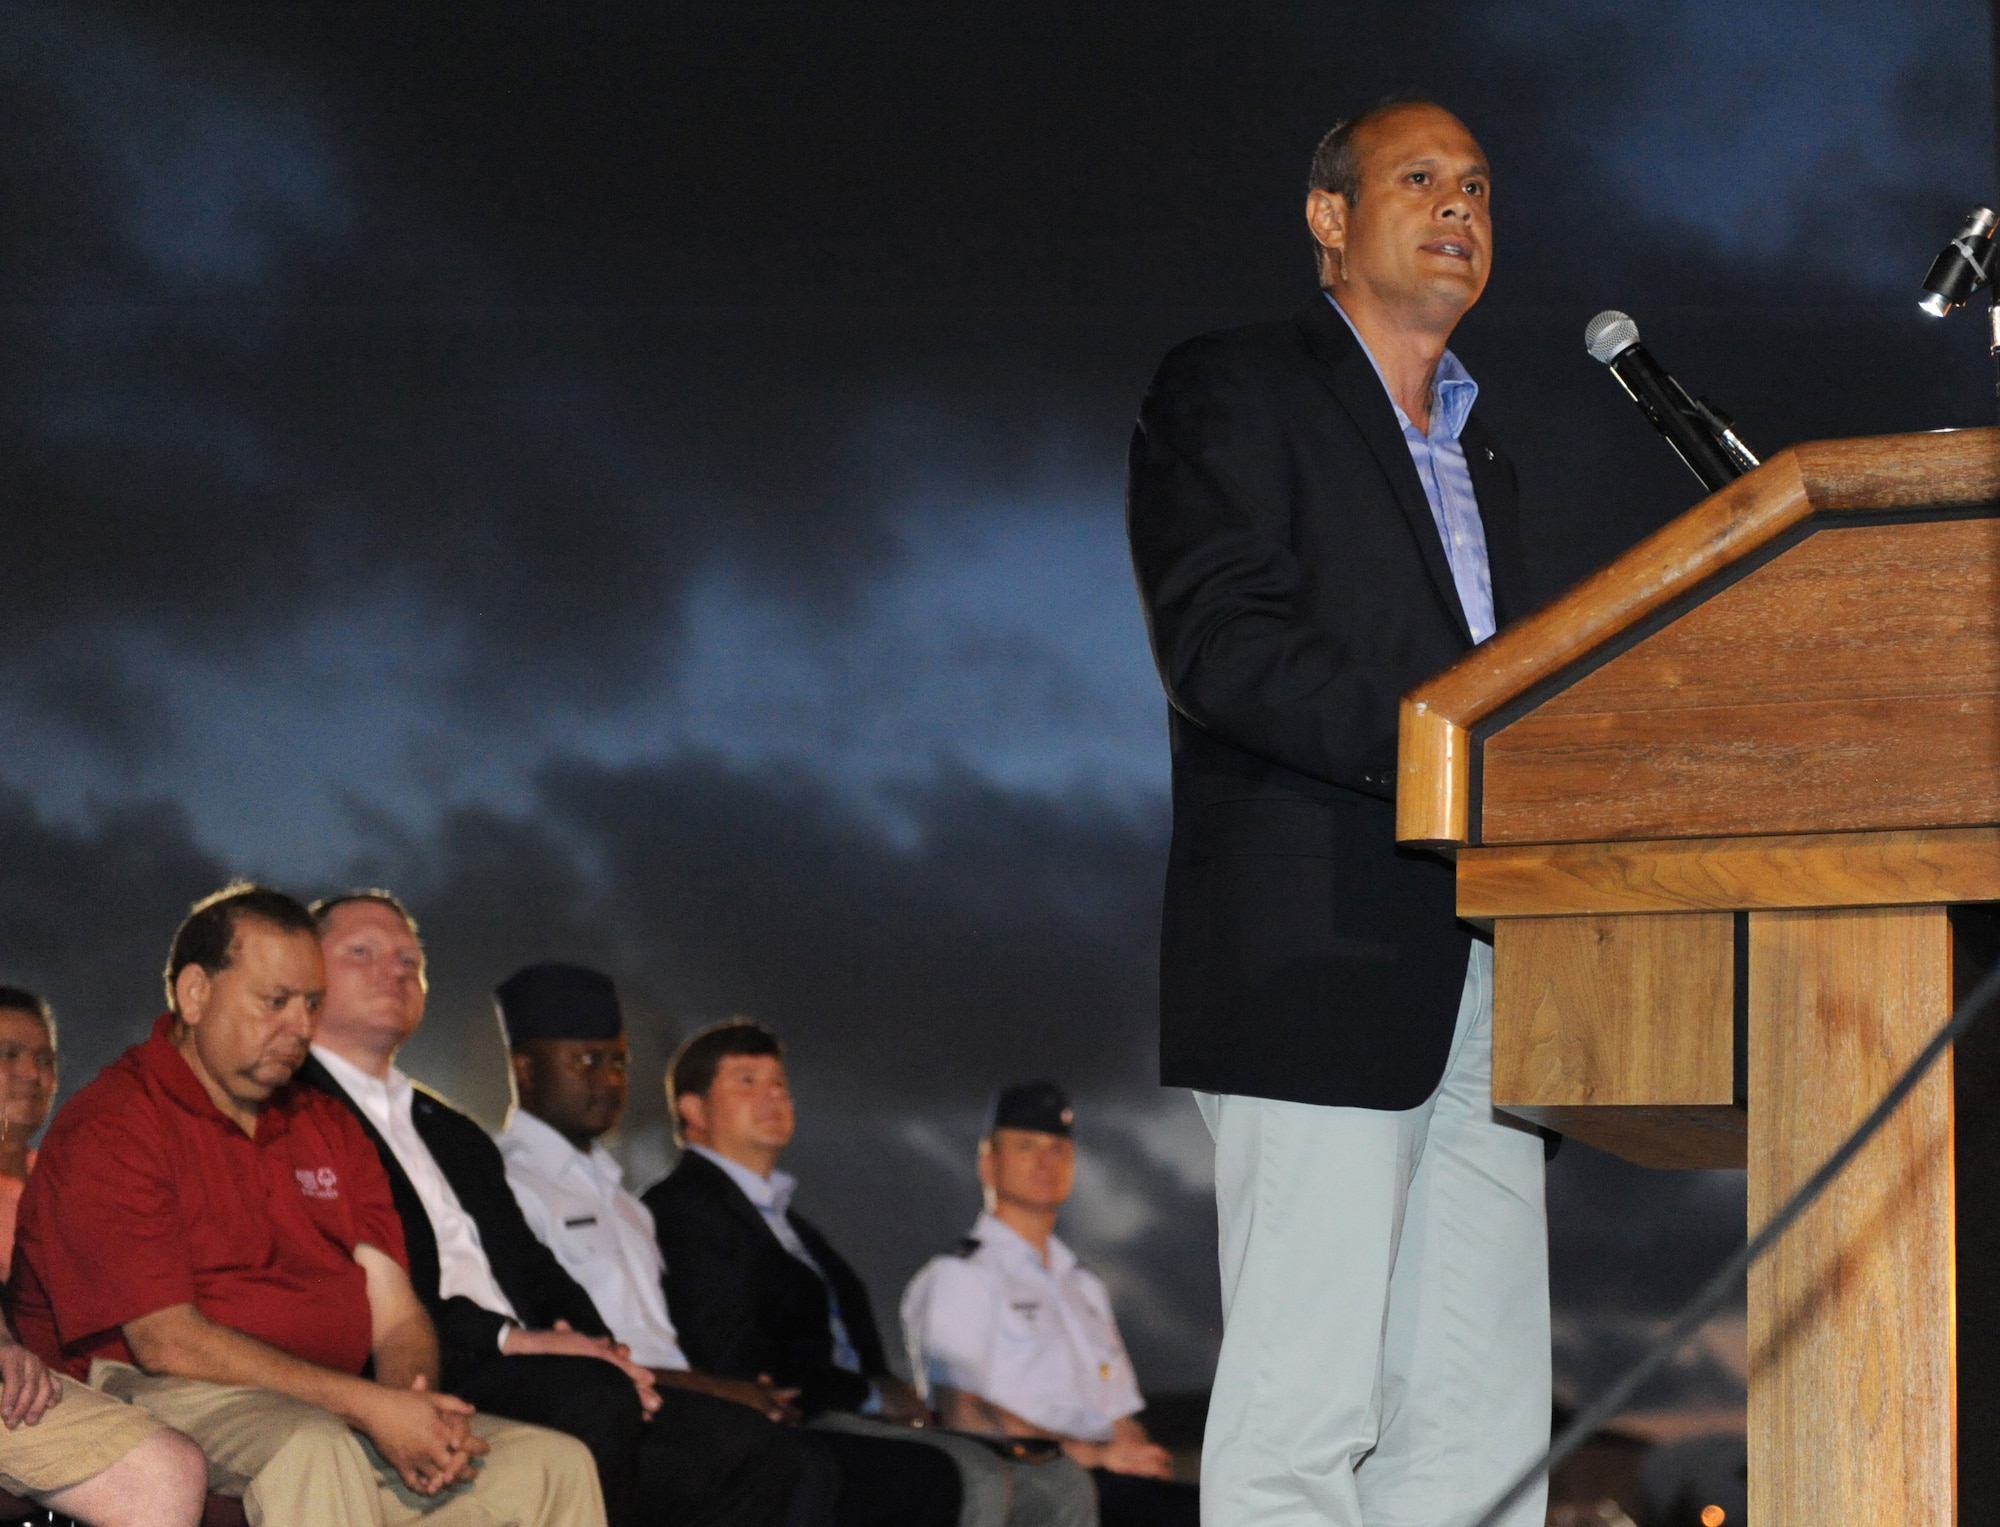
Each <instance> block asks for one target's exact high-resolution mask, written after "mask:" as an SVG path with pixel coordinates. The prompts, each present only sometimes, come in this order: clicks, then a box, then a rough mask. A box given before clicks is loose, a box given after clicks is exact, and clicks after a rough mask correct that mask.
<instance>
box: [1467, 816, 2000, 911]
mask: <svg viewBox="0 0 2000 1527" xmlns="http://www.w3.org/2000/svg"><path fill="white" fill-rule="evenodd" d="M1974 901H2000V827H1940V828H1930V829H1925V830H1920V831H1910V832H1847V833H1812V834H1799V835H1795V836H1782V837H1777V836H1774V837H1751V838H1678V839H1664V840H1659V841H1652V842H1632V843H1553V844H1531V845H1526V846H1512V845H1510V846H1504V847H1493V848H1464V849H1460V850H1459V852H1458V915H1459V916H1460V917H1462V918H1465V919H1467V920H1468V921H1472V922H1490V921H1491V920H1492V919H1494V918H1496V917H1587V916H1599V915H1608V914H1618V913H1634V912H1724V911H1740V910H1752V911H1776V910H1781V909H1790V910H1804V909H1810V908H1830V907H1870V906H1939V905H1949V904H1952V903H1958V902H1974Z"/></svg>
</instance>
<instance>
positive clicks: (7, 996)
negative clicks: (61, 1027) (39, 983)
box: [0, 986, 56, 1044]
mask: <svg viewBox="0 0 2000 1527" xmlns="http://www.w3.org/2000/svg"><path fill="white" fill-rule="evenodd" d="M0 1013H27V1014H28V1015H29V1016H30V1017H34V1018H39V1019H41V1021H42V1027H43V1028H45V1029H47V1030H48V1031H49V1043H50V1044H54V1043H55V1042H56V1015H55V1010H54V1009H53V1008H51V1007H50V1006H49V1004H48V999H47V998H46V997H43V996H41V995H40V994H39V993H37V992H31V991H29V990H28V988H27V987H25V986H0Z"/></svg>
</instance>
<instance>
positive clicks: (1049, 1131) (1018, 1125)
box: [993, 1082, 1076, 1139]
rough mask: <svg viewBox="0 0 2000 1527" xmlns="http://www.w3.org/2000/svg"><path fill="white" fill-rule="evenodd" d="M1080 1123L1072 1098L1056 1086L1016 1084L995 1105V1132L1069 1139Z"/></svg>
mask: <svg viewBox="0 0 2000 1527" xmlns="http://www.w3.org/2000/svg"><path fill="white" fill-rule="evenodd" d="M1075 1123H1076V1110H1075V1109H1074V1108H1072V1107H1070V1106H1069V1094H1068V1093H1067V1092H1064V1091H1063V1090H1062V1088H1060V1087H1058V1086H1057V1085H1056V1084H1055V1083H1054V1082H1016V1083H1014V1085H1013V1086H1011V1087H1009V1088H1007V1089H1006V1090H1005V1091H1003V1092H1002V1093H1001V1094H1000V1100H999V1101H998V1102H997V1103H995V1104H994V1105H993V1127H994V1128H995V1129H1031V1130H1033V1131H1035V1133H1036V1134H1041V1135H1061V1136H1063V1137H1064V1138H1065V1139H1067V1138H1068V1137H1069V1135H1070V1132H1071V1127H1072V1126H1073V1125H1074V1124H1075Z"/></svg>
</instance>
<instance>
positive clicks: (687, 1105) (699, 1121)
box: [674, 1093, 708, 1137]
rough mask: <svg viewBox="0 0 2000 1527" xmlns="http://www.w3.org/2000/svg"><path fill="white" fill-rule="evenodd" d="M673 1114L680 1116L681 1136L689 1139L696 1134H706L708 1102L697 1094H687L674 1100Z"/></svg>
mask: <svg viewBox="0 0 2000 1527" xmlns="http://www.w3.org/2000/svg"><path fill="white" fill-rule="evenodd" d="M674 1112H675V1113H677V1114H678V1115H680V1126H681V1134H682V1135H683V1136H689V1137H691V1136H692V1135H693V1134H695V1133H696V1132H700V1133H704V1134H705V1133H707V1130H708V1100H707V1099H706V1098H704V1097H702V1096H701V1095H700V1094H699V1093H688V1094H686V1095H684V1096H682V1097H677V1098H675V1099H674Z"/></svg>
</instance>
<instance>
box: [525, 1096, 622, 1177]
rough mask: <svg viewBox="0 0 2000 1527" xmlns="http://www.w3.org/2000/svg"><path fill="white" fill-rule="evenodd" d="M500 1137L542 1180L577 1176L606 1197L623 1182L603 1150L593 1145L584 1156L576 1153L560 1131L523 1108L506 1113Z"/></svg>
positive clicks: (617, 1170) (619, 1169)
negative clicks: (504, 1137) (512, 1146)
mask: <svg viewBox="0 0 2000 1527" xmlns="http://www.w3.org/2000/svg"><path fill="white" fill-rule="evenodd" d="M500 1133H501V1134H502V1135H504V1136H506V1137H507V1138H508V1139H510V1140H512V1141H514V1142H516V1149H517V1150H518V1151H519V1152H520V1153H521V1155H522V1157H523V1158H525V1160H526V1161H527V1162H528V1164H529V1165H530V1166H532V1167H533V1168H534V1169H535V1170H537V1171H539V1172H541V1173H542V1174H543V1175H544V1176H548V1177H560V1176H561V1175H562V1174H563V1173H565V1172H581V1173H582V1174H583V1175H584V1176H585V1177H588V1178H591V1179H592V1180H593V1184H594V1185H595V1186H597V1187H599V1188H601V1189H603V1190H605V1192H606V1193H610V1192H614V1191H616V1190H617V1189H618V1187H619V1186H620V1185H621V1184H623V1182H624V1181H625V1169H624V1168H623V1167H621V1166H620V1165H619V1164H618V1162H617V1160H616V1159H615V1158H614V1157H613V1156H612V1154H611V1152H609V1151H607V1150H606V1149H605V1148H604V1147H603V1146H601V1145H595V1144H593V1145H592V1146H591V1148H590V1149H589V1151H588V1152H585V1151H580V1150H578V1149H577V1148H576V1147H575V1146H574V1145H573V1144H571V1143H570V1140H569V1137H568V1136H566V1135H564V1134H563V1133H562V1131H561V1130H559V1129H557V1128H556V1127H555V1126H554V1125H552V1124H550V1123H549V1122H548V1120H546V1119H541V1118H537V1117H536V1116H535V1115H534V1114H531V1113H529V1112H528V1110H527V1109H525V1108H520V1107H516V1108H515V1109H514V1110H513V1111H512V1112H510V1113H509V1114H508V1115H507V1127H506V1128H505V1129H503V1130H501V1131H500Z"/></svg>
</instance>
